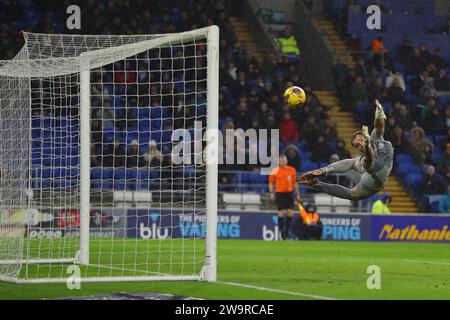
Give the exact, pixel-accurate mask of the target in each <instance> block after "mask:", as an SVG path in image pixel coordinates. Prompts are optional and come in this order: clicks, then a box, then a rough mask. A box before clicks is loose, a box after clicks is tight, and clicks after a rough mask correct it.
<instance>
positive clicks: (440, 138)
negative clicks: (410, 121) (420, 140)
mask: <svg viewBox="0 0 450 320" xmlns="http://www.w3.org/2000/svg"><path fill="white" fill-rule="evenodd" d="M446 140H447V136H444V135H437V136H434V145H435V147H436V149H440V150H441V151H445V149H444V148H445V146H444V145H443V143H444V142H445V141H446Z"/></svg>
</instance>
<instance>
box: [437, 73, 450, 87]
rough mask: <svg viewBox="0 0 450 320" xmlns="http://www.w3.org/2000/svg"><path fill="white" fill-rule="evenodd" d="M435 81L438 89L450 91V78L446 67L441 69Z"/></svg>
mask: <svg viewBox="0 0 450 320" xmlns="http://www.w3.org/2000/svg"><path fill="white" fill-rule="evenodd" d="M435 82H436V90H437V91H450V79H449V78H448V77H447V73H446V71H445V69H439V75H438V78H437V79H436V81H435Z"/></svg>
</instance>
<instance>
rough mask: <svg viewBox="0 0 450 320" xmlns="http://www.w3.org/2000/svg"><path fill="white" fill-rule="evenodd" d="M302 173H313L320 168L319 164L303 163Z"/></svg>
mask: <svg viewBox="0 0 450 320" xmlns="http://www.w3.org/2000/svg"><path fill="white" fill-rule="evenodd" d="M301 167H302V171H311V170H315V169H317V168H318V166H317V164H316V163H314V162H311V161H309V160H306V161H302V165H301Z"/></svg>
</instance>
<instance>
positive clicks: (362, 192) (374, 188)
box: [355, 172, 385, 199]
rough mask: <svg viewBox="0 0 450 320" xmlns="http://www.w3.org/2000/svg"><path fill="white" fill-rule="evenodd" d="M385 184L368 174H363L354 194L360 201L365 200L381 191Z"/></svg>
mask: <svg viewBox="0 0 450 320" xmlns="http://www.w3.org/2000/svg"><path fill="white" fill-rule="evenodd" d="M384 187H385V183H384V182H381V181H377V180H375V179H374V178H373V177H372V176H371V175H370V173H368V172H364V173H363V174H362V175H361V181H359V183H358V184H357V185H356V186H355V190H356V193H357V194H358V196H359V198H360V199H367V198H369V197H371V196H373V195H374V194H376V193H378V192H380V191H382V190H383V189H384Z"/></svg>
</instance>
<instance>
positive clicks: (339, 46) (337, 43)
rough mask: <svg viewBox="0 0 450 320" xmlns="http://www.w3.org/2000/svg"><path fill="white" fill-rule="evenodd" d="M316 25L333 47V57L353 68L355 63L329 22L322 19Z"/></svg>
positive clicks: (342, 40)
mask: <svg viewBox="0 0 450 320" xmlns="http://www.w3.org/2000/svg"><path fill="white" fill-rule="evenodd" d="M317 23H318V25H319V26H320V27H321V28H322V30H323V33H324V36H325V37H326V38H327V40H328V41H329V42H330V44H331V46H332V47H333V49H334V54H335V56H336V57H337V58H338V59H339V60H340V61H341V62H342V63H344V64H346V65H348V66H349V67H354V66H355V62H354V61H353V57H352V54H351V53H350V50H348V47H347V45H346V43H345V41H344V39H342V37H341V36H340V35H339V34H338V33H337V32H336V30H335V29H334V26H333V24H332V23H331V21H329V20H325V19H322V20H318V21H317Z"/></svg>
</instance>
